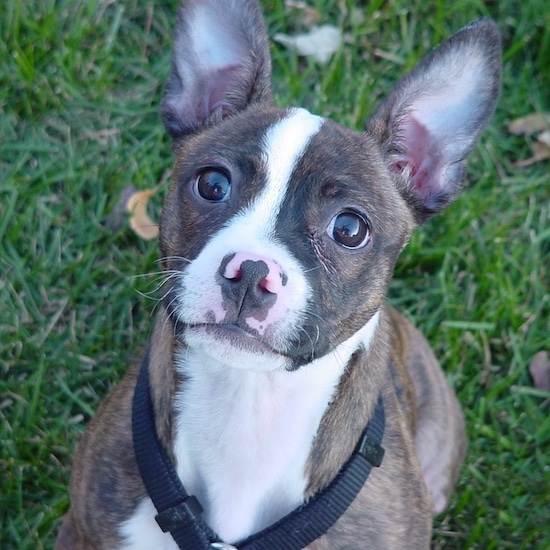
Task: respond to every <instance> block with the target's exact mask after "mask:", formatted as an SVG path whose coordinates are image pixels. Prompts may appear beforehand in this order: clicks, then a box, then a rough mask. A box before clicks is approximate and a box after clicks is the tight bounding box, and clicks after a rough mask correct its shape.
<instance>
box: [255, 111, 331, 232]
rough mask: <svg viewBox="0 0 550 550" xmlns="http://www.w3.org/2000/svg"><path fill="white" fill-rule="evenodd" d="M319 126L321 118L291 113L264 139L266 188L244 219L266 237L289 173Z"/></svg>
mask: <svg viewBox="0 0 550 550" xmlns="http://www.w3.org/2000/svg"><path fill="white" fill-rule="evenodd" d="M322 124H323V119H322V118H321V117H318V116H316V115H312V114H311V113H309V112H308V111H306V110H305V109H293V110H291V111H290V114H289V116H288V117H286V118H284V119H283V120H281V121H280V122H278V123H277V124H275V125H274V126H272V127H271V128H270V129H269V130H268V131H267V133H266V135H265V137H264V140H263V142H264V152H263V156H264V161H265V165H266V170H267V174H266V175H267V177H266V185H265V188H264V189H263V190H262V192H261V194H260V195H259V196H258V197H257V198H256V200H255V201H254V202H253V203H252V205H251V206H250V207H249V208H248V209H247V211H246V212H245V214H244V215H245V216H246V217H247V218H249V217H252V218H253V221H254V222H255V223H254V226H255V227H258V226H259V225H261V226H263V227H265V229H266V234H267V235H269V234H270V233H272V231H273V229H274V227H275V220H276V218H277V215H278V213H279V210H280V208H281V204H282V203H283V200H284V198H285V194H286V191H287V188H288V183H289V180H290V177H291V175H292V172H293V171H294V169H295V168H296V165H297V163H298V161H299V160H300V159H301V157H302V155H303V154H304V152H305V150H306V149H307V146H308V144H309V142H310V141H311V138H312V137H313V136H314V135H315V134H316V133H317V132H318V131H319V130H320V128H321V126H322ZM249 219H250V218H249ZM251 221H252V220H251Z"/></svg>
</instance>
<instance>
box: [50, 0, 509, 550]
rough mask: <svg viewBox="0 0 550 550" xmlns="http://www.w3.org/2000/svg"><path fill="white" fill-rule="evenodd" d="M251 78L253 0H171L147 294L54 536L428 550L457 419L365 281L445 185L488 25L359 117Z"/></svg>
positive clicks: (487, 111) (487, 76)
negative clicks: (161, 171) (290, 98)
mask: <svg viewBox="0 0 550 550" xmlns="http://www.w3.org/2000/svg"><path fill="white" fill-rule="evenodd" d="M270 78H271V66H270V58H269V45H268V36H267V32H266V28H265V25H264V22H263V18H262V15H261V11H260V7H259V5H258V3H257V2H256V1H255V0H239V1H237V0H184V1H183V2H182V4H181V6H180V8H179V12H178V16H177V22H176V34H175V42H174V51H173V63H172V73H171V75H170V78H169V80H168V83H167V85H166V94H165V97H164V100H163V103H162V118H163V121H164V124H165V126H166V128H167V130H168V132H169V133H170V135H171V136H172V138H173V143H174V151H175V157H176V161H175V168H174V176H173V183H172V186H171V188H170V190H169V192H168V195H167V197H166V201H165V204H164V209H163V213H162V216H161V224H160V225H161V232H160V254H161V259H162V266H163V269H164V272H165V284H164V291H165V292H164V296H163V300H162V303H163V307H162V308H161V311H159V313H158V314H157V317H156V321H155V327H154V330H153V333H152V336H151V339H150V342H149V346H148V350H147V353H146V355H145V357H144V359H143V361H142V362H141V364H137V365H135V366H134V367H133V368H131V369H130V371H129V373H128V374H127V376H126V377H125V378H124V379H123V380H122V382H121V383H120V384H119V385H118V387H117V388H116V389H115V391H114V392H113V393H112V394H111V396H110V397H109V398H108V399H107V401H106V402H105V403H104V404H103V406H102V407H101V409H100V411H99V412H98V414H97V415H96V417H95V418H94V420H93V421H92V423H91V425H90V427H89V428H88V430H87V433H86V434H85V436H84V437H83V440H82V441H81V443H80V446H79V450H78V453H77V455H76V458H75V460H74V467H73V476H72V482H71V506H70V510H69V512H68V514H67V516H66V517H65V519H64V522H63V525H62V527H61V531H60V533H59V537H58V540H57V544H56V548H57V549H58V550H63V549H71V550H84V549H109V550H113V549H120V550H123V549H125V550H130V549H132V550H138V549H141V550H152V549H154V550H159V549H165V550H169V549H170V550H172V549H177V548H189V549H191V550H194V549H201V548H240V549H241V550H243V549H247V550H251V549H256V548H266V549H270V548H273V549H282V550H288V549H291V548H304V547H307V548H309V549H315V550H324V549H350V548H366V547H369V548H371V547H372V548H384V549H403V548H414V549H425V548H429V544H430V537H431V523H432V516H433V515H434V514H437V513H439V512H441V511H442V510H444V508H445V507H446V505H447V503H448V500H449V494H450V492H451V490H452V487H453V484H454V483H455V481H456V478H457V476H458V471H459V468H460V465H461V462H462V460H463V457H464V454H465V447H466V441H465V433H464V421H463V416H462V413H461V410H460V407H459V405H458V402H457V400H456V397H455V395H454V394H453V392H452V391H451V389H450V388H449V386H448V385H447V383H446V380H445V378H444V375H443V373H442V371H441V369H440V367H439V365H438V363H437V360H436V359H435V357H434V355H433V353H432V351H431V350H430V347H429V346H428V344H427V342H426V341H425V339H424V338H423V337H422V335H421V334H420V333H419V332H418V331H417V330H416V329H415V328H413V326H411V324H410V323H409V322H408V321H407V320H406V319H405V318H404V317H403V316H401V315H400V314H399V313H398V312H397V311H395V310H394V309H392V308H390V307H388V306H387V304H386V302H385V295H386V291H387V288H388V284H389V282H390V279H391V276H392V272H393V269H394V265H395V262H396V260H397V257H398V255H399V253H400V252H401V250H402V249H403V247H404V246H405V245H406V243H407V241H408V239H409V237H410V235H411V232H412V231H413V230H414V228H415V227H416V226H418V225H419V224H421V223H422V222H424V221H425V220H426V219H427V218H428V217H429V216H430V215H432V214H433V213H435V212H437V211H439V210H441V209H442V208H443V207H444V206H446V205H447V204H448V203H450V202H451V201H452V200H453V199H454V197H455V196H456V195H457V193H458V192H459V190H460V188H461V185H462V176H463V171H464V160H465V158H466V156H467V155H468V154H469V152H470V151H471V150H472V148H473V147H474V145H475V143H476V140H477V139H478V137H479V135H480V134H481V132H482V131H483V129H484V127H485V126H486V124H487V122H488V120H489V118H490V116H491V114H492V112H493V110H494V108H495V103H496V100H497V96H498V91H499V85H500V84H499V81H500V42H499V35H498V31H497V29H496V26H495V25H494V23H492V22H491V21H489V20H486V19H483V20H479V21H477V22H474V23H472V24H470V25H469V26H467V27H465V28H463V29H462V30H460V31H459V32H458V33H457V34H455V35H454V36H453V37H451V38H450V39H449V40H447V41H446V42H444V43H443V44H441V45H440V46H439V48H437V49H436V50H435V51H433V52H432V53H431V54H429V55H428V56H427V57H426V58H425V59H423V60H422V61H421V62H420V64H419V65H418V66H417V67H416V68H415V69H414V70H413V71H412V72H411V73H410V74H409V75H408V76H406V77H405V78H404V79H403V80H402V81H401V82H400V83H399V84H398V85H397V86H396V88H395V89H394V91H393V92H392V93H391V94H390V96H389V97H388V99H387V100H386V101H385V102H384V103H382V104H381V105H380V106H379V107H378V109H377V110H376V111H375V113H374V114H373V115H372V117H371V118H370V119H369V120H368V122H367V123H366V126H365V130H364V132H363V133H356V132H353V131H351V130H348V129H346V128H343V127H342V126H340V125H338V124H337V123H335V122H332V121H330V120H327V119H324V118H322V117H320V116H317V115H314V114H311V113H309V112H307V111H305V110H303V109H299V108H289V109H281V108H278V107H276V106H275V105H274V101H273V96H272V90H271V85H270ZM137 381H138V382H137ZM132 417H133V422H132ZM358 472H359V473H358ZM174 495H175V496H174ZM178 495H179V496H178Z"/></svg>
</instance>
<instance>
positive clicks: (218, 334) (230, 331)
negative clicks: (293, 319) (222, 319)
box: [187, 323, 284, 355]
mask: <svg viewBox="0 0 550 550" xmlns="http://www.w3.org/2000/svg"><path fill="white" fill-rule="evenodd" d="M187 328H188V329H191V330H196V331H198V332H201V331H203V332H205V333H206V334H208V335H209V336H213V337H215V338H221V339H223V340H226V341H229V343H230V344H232V345H233V346H235V347H240V348H245V349H247V350H248V351H252V352H256V353H258V352H260V353H270V354H274V355H284V354H283V353H281V352H280V351H278V350H276V349H274V348H272V347H271V346H270V345H269V344H268V343H267V342H265V341H264V340H263V339H261V338H259V337H258V336H257V335H255V334H252V333H250V332H248V331H247V330H245V329H243V328H241V327H239V326H238V325H235V324H231V323H193V324H188V325H187Z"/></svg>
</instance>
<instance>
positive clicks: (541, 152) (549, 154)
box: [512, 141, 550, 168]
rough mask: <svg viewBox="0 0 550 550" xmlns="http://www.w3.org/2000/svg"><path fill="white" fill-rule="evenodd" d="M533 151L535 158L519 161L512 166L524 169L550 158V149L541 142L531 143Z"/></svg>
mask: <svg viewBox="0 0 550 550" xmlns="http://www.w3.org/2000/svg"><path fill="white" fill-rule="evenodd" d="M531 151H533V156H532V157H531V158H528V159H525V160H518V161H517V162H514V163H513V164H512V166H515V167H516V168H524V167H525V166H531V164H535V162H539V161H541V160H546V159H548V158H550V147H549V146H548V145H546V144H545V143H542V142H540V141H533V143H531Z"/></svg>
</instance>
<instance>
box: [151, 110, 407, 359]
mask: <svg viewBox="0 0 550 550" xmlns="http://www.w3.org/2000/svg"><path fill="white" fill-rule="evenodd" d="M177 155H178V161H177V165H176V174H175V176H174V184H173V187H172V189H171V191H170V195H169V197H168V198H167V201H166V205H165V210H164V214H163V217H162V224H161V228H162V255H163V257H165V258H167V259H166V260H165V267H166V268H167V269H168V270H169V271H170V272H176V274H175V275H174V276H173V277H172V278H171V279H170V281H169V283H168V284H170V286H171V291H170V293H169V294H168V296H167V298H168V302H169V303H170V304H171V305H170V311H171V314H172V315H173V316H175V317H177V319H178V320H179V321H180V323H182V324H183V325H184V328H183V330H184V337H185V339H186V341H187V342H188V344H190V345H192V346H199V347H202V348H203V349H204V350H205V351H207V352H208V353H210V354H214V355H215V356H216V358H218V359H220V360H223V361H224V362H228V363H230V364H232V365H243V366H247V367H249V366H250V365H255V366H254V368H276V367H284V368H287V369H293V368H297V367H299V366H300V365H303V364H304V363H309V362H310V361H312V360H313V359H315V358H318V357H320V356H323V355H325V354H326V353H327V352H329V351H330V350H332V349H334V348H335V347H337V346H338V345H339V344H341V343H342V342H344V341H345V340H347V339H348V338H349V337H350V336H351V335H354V334H356V333H358V332H359V331H360V330H361V329H362V328H363V327H364V326H365V325H366V324H367V322H368V321H369V319H370V318H371V317H372V316H373V315H374V313H375V312H376V311H377V310H378V308H379V307H380V305H381V303H382V300H383V297H384V294H385V290H386V287H387V284H388V281H389V279H390V276H391V273H392V270H393V266H394V263H395V260H396V258H397V256H398V254H399V252H400V250H401V248H402V247H403V245H404V243H405V241H406V239H407V237H408V236H409V234H410V232H411V230H412V228H413V226H414V221H413V218H412V215H411V212H410V210H409V208H408V207H407V205H406V202H405V200H404V198H403V197H402V196H401V194H400V193H399V192H398V191H397V189H396V188H395V186H394V185H393V184H392V181H391V179H390V177H389V174H388V172H387V169H386V167H385V165H384V162H383V159H382V158H381V155H380V152H379V148H378V147H376V146H375V144H374V143H372V139H371V138H370V137H369V136H368V135H366V134H358V133H355V132H352V131H350V130H347V129H345V128H342V127H340V126H338V125H336V124H335V123H333V122H331V121H327V120H324V119H322V118H320V117H317V116H314V115H312V114H310V113H308V112H307V111H305V110H302V109H293V110H279V109H275V108H265V107H262V106H259V107H255V108H251V109H248V110H247V111H245V112H244V113H242V114H240V115H237V116H235V117H233V118H231V119H230V120H226V121H224V122H223V123H221V124H219V125H216V126H215V127H213V128H210V129H208V130H207V131H205V132H202V133H200V134H199V135H198V136H197V137H195V138H193V139H191V140H188V141H185V142H184V143H183V144H182V145H181V147H179V148H178V149H177Z"/></svg>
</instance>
